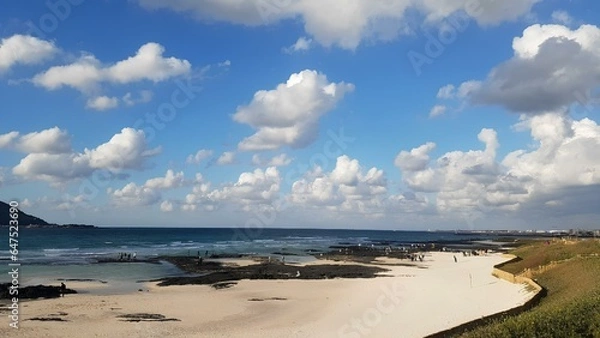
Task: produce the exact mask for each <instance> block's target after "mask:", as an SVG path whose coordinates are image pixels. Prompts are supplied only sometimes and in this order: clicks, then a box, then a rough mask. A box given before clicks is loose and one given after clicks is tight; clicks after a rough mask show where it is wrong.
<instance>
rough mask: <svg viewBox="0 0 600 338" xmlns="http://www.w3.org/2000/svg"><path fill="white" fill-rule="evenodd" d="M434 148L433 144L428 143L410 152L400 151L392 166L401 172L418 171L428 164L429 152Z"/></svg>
mask: <svg viewBox="0 0 600 338" xmlns="http://www.w3.org/2000/svg"><path fill="white" fill-rule="evenodd" d="M434 148H435V143H433V142H428V143H426V144H424V145H422V146H419V147H417V148H414V149H412V150H411V151H405V150H403V151H401V152H400V153H399V154H398V156H396V160H395V161H394V164H395V165H396V166H397V167H398V168H400V170H402V171H408V172H413V171H420V170H423V169H425V168H426V167H427V165H428V164H429V152H431V151H432V150H433V149H434Z"/></svg>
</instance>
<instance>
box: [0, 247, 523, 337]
mask: <svg viewBox="0 0 600 338" xmlns="http://www.w3.org/2000/svg"><path fill="white" fill-rule="evenodd" d="M452 256H453V254H448V253H432V254H428V255H427V256H426V259H425V262H424V263H422V265H424V266H427V267H428V268H427V269H419V268H416V267H405V266H390V265H385V267H386V268H389V269H392V271H391V272H390V273H388V274H389V275H390V276H393V277H379V278H374V279H333V280H317V281H306V280H287V281H241V282H239V283H238V284H237V285H236V286H234V287H233V288H230V289H223V290H214V289H212V288H211V287H209V286H171V287H164V288H161V287H157V286H155V285H147V286H146V287H145V288H147V289H149V291H148V292H137V293H135V294H129V295H115V296H97V295H68V296H67V297H64V298H60V299H51V300H40V301H32V302H22V303H21V306H22V308H21V323H20V329H19V330H18V332H15V331H16V330H14V329H11V328H9V327H8V320H7V319H6V317H4V318H5V319H4V321H5V325H3V326H1V327H0V336H1V337H23V338H25V337H35V338H37V337H64V338H70V337H77V338H79V337H128V338H133V337H144V338H146V337H353V338H354V337H403V338H404V337H406V338H410V337H423V336H425V335H427V334H431V333H435V332H438V331H441V330H444V329H447V328H450V327H453V326H456V325H460V324H462V323H464V322H467V321H470V320H473V319H476V318H479V317H482V316H485V315H489V314H493V313H496V312H500V311H504V310H507V309H509V308H512V307H515V306H517V305H519V304H522V303H523V302H525V301H527V300H528V299H530V298H531V297H532V296H533V294H532V293H529V292H527V291H526V290H525V287H524V286H522V285H514V284H511V283H508V282H506V281H503V280H499V279H497V278H495V277H493V276H492V275H491V271H492V265H494V264H498V263H499V262H501V261H503V260H506V258H502V257H501V256H500V255H490V256H485V257H462V255H456V257H457V258H458V259H459V262H458V263H454V260H453V257H452ZM384 262H385V263H387V264H390V263H397V261H396V260H384ZM402 262H403V263H406V261H402ZM320 263H326V262H322V261H321V262H320ZM470 276H471V278H470ZM471 280H472V285H471ZM272 297H281V298H286V300H270V299H269V298H272ZM251 298H263V299H267V300H264V301H249V299H251ZM58 312H65V313H67V315H65V316H62V318H64V319H65V320H68V322H39V321H28V320H27V319H29V318H32V317H39V316H44V317H47V316H48V315H50V314H52V313H58ZM128 313H158V314H163V315H165V316H166V317H168V318H177V319H179V320H180V321H168V322H140V323H132V322H124V321H120V320H119V319H118V318H116V316H117V315H120V314H128Z"/></svg>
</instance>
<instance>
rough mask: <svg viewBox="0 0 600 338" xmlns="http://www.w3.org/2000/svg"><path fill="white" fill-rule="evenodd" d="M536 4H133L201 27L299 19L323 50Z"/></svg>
mask: <svg viewBox="0 0 600 338" xmlns="http://www.w3.org/2000/svg"><path fill="white" fill-rule="evenodd" d="M539 1H541V0H506V1H496V0H480V1H472V0H458V1H457V0H424V1H415V0H390V1H371V0H351V1H346V2H344V4H343V6H340V3H339V1H337V0H322V1H314V0H297V1H264V0H230V1H216V0H200V1H189V0H173V1H169V2H164V1H160V0H138V3H139V4H140V5H141V6H142V7H144V8H146V9H149V10H156V9H170V10H173V11H176V12H180V13H185V14H188V15H191V16H193V17H194V18H196V19H197V20H200V21H205V22H213V21H224V22H230V23H233V24H241V25H248V26H259V25H271V24H275V23H278V22H280V21H282V20H286V19H295V18H298V19H300V20H301V21H302V22H303V23H304V31H305V32H306V33H307V34H308V35H310V36H311V37H313V38H314V39H315V41H317V42H318V43H320V44H321V45H323V46H326V47H330V46H339V47H341V48H344V49H351V50H353V49H355V48H356V47H358V46H359V44H360V43H361V42H364V41H372V40H375V41H389V40H392V39H394V38H396V37H398V36H399V35H401V34H404V33H406V32H408V31H409V30H410V29H409V27H408V26H409V22H410V20H411V18H412V16H410V15H407V12H409V11H412V12H414V11H419V12H421V13H423V14H424V15H425V16H426V17H427V20H428V21H439V20H441V19H443V18H446V17H448V16H450V15H452V14H454V13H457V12H461V11H465V12H466V13H467V14H468V15H470V16H471V17H473V18H474V19H475V20H476V21H477V22H478V23H479V24H480V25H492V24H498V23H501V22H503V21H510V20H515V19H517V18H519V17H522V16H524V15H527V14H528V13H529V12H530V10H531V8H532V7H533V6H534V5H535V4H536V3H537V2H539Z"/></svg>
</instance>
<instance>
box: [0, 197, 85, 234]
mask: <svg viewBox="0 0 600 338" xmlns="http://www.w3.org/2000/svg"><path fill="white" fill-rule="evenodd" d="M10 208H11V206H10V205H9V204H7V203H5V202H2V201H0V227H6V226H8V224H9V223H10V220H11V219H12V218H11V217H10ZM17 220H18V221H19V226H20V227H24V228H65V229H77V228H96V226H95V225H87V224H55V223H48V222H46V221H45V220H43V219H41V218H39V217H36V216H32V215H29V214H26V213H24V212H22V211H21V210H19V217H18V219H17Z"/></svg>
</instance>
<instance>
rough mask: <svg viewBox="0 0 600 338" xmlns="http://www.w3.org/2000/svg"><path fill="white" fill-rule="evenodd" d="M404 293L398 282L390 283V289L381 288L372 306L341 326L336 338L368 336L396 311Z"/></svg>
mask: <svg viewBox="0 0 600 338" xmlns="http://www.w3.org/2000/svg"><path fill="white" fill-rule="evenodd" d="M404 291H405V288H404V286H403V285H402V283H401V282H400V281H399V280H396V281H395V282H394V283H392V285H391V287H390V286H389V285H385V286H382V287H381V293H380V294H379V296H378V297H377V298H375V299H374V300H373V306H371V307H369V308H367V309H365V310H364V311H363V313H362V314H361V315H360V316H358V317H353V318H351V319H350V320H349V321H348V324H345V325H342V326H341V327H340V328H339V329H338V330H337V336H338V338H360V337H366V336H369V335H370V334H371V333H372V332H373V329H374V328H375V327H376V326H377V325H379V324H380V323H381V321H382V320H383V319H384V318H385V317H386V316H389V315H391V314H392V313H393V312H394V311H396V309H398V307H399V306H400V304H401V302H402V298H401V297H402V294H403V292H404Z"/></svg>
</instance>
